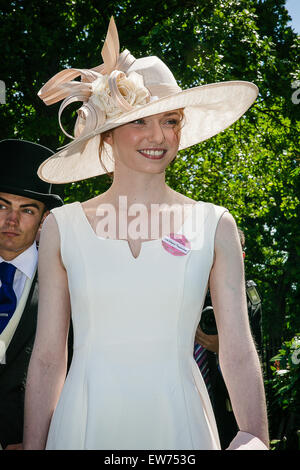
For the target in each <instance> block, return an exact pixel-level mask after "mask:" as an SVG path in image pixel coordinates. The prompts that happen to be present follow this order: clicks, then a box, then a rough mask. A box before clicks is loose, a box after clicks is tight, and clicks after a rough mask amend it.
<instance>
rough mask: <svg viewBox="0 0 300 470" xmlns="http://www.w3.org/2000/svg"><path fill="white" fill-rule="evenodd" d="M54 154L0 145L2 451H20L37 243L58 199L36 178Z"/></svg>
mask: <svg viewBox="0 0 300 470" xmlns="http://www.w3.org/2000/svg"><path fill="white" fill-rule="evenodd" d="M52 154H53V152H52V151H51V150H49V149H48V148H46V147H43V146H42V145H39V144H36V143H32V142H28V141H24V140H15V139H7V140H2V141H1V142H0V166H1V172H0V448H3V449H19V448H21V443H22V437H23V409H24V389H25V382H26V373H27V368H28V363H29V359H30V355H31V350H32V345H33V340H34V336H35V330H36V317H37V301H38V282H37V273H36V271H37V260H38V251H37V245H36V239H37V235H38V232H39V228H40V227H41V225H42V223H43V221H44V220H45V218H46V217H47V215H48V213H49V210H50V209H52V208H53V207H57V206H61V205H62V204H63V201H62V199H61V198H60V197H59V196H58V195H56V194H52V192H51V189H52V187H51V184H48V183H46V182H44V181H42V180H40V179H39V178H38V176H37V169H38V167H39V165H40V164H41V163H42V161H44V160H45V159H47V158H48V157H50V156H51V155H52Z"/></svg>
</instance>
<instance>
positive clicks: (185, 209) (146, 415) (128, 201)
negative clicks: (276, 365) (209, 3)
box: [24, 19, 268, 450]
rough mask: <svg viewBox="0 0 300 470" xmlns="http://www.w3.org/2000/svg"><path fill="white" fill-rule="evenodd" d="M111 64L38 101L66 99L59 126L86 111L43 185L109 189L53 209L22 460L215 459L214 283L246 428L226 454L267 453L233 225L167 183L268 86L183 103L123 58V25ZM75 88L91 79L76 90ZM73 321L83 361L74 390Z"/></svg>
mask: <svg viewBox="0 0 300 470" xmlns="http://www.w3.org/2000/svg"><path fill="white" fill-rule="evenodd" d="M102 56H103V59H104V64H102V65H101V66H99V67H96V68H95V69H91V70H79V71H78V70H74V69H68V70H64V71H62V72H60V73H59V74H57V75H56V76H55V77H53V78H52V79H51V80H50V81H49V82H48V83H47V84H46V85H45V86H44V87H43V88H42V90H41V91H40V93H39V94H40V97H41V98H42V99H43V100H44V101H45V103H47V104H51V103H54V102H56V101H58V100H60V99H63V98H64V102H63V104H62V106H61V109H60V114H61V112H62V110H63V109H64V107H65V106H67V105H68V104H69V103H70V102H72V101H75V100H78V101H79V100H80V101H83V102H84V103H83V106H82V107H81V108H80V110H79V112H78V118H77V122H76V126H75V140H74V141H73V142H72V143H71V144H69V145H68V146H67V147H66V148H64V149H62V150H60V152H58V153H57V154H55V155H54V156H53V157H52V158H50V159H48V160H47V161H45V162H44V163H43V164H42V165H41V167H40V169H39V175H40V177H41V178H42V179H44V180H46V181H50V182H53V183H66V182H71V181H77V180H80V179H85V178H88V177H91V176H95V175H99V174H103V173H105V172H107V171H113V175H114V176H113V182H112V185H111V187H110V188H109V189H108V190H107V191H106V192H105V193H104V194H101V195H99V196H97V197H95V198H93V199H91V200H89V201H86V202H84V203H83V204H81V203H79V202H75V203H73V204H69V205H66V206H64V207H62V208H59V209H56V210H53V211H52V214H50V215H49V217H48V218H47V220H46V221H45V223H44V227H43V231H42V234H41V239H40V250H39V285H40V300H39V315H38V328H37V335H36V341H35V345H34V350H33V353H32V358H31V362H30V367H29V371H28V380H27V389H26V402H25V427H24V448H25V449H44V448H46V449H148V450H149V449H162V450H163V449H164V450H167V449H190V450H191V449H196V450H197V449H220V444H219V438H218V433H217V428H216V423H215V420H214V415H213V411H212V407H211V404H210V400H209V397H208V394H207V390H206V387H205V384H204V381H203V379H202V377H201V374H200V372H199V369H198V367H197V365H196V363H195V361H194V359H193V344H194V337H195V331H196V327H197V325H198V323H199V319H200V315H201V310H202V306H203V301H204V298H205V294H206V291H207V287H208V285H209V287H210V292H211V297H212V301H213V306H214V312H215V315H216V321H217V327H218V333H219V358H220V364H221V369H222V373H223V375H224V378H225V382H226V384H227V387H228V390H229V394H230V398H231V402H232V406H233V409H234V413H235V417H236V420H237V423H238V426H239V429H240V431H239V432H238V434H237V436H236V438H235V439H234V440H233V442H232V443H231V446H230V449H267V446H268V425H267V416H266V405H265V398H264V388H263V381H262V374H261V371H260V364H259V360H258V356H257V353H256V350H255V346H254V343H253V340H252V337H251V333H250V328H249V323H248V316H247V305H246V296H245V291H244V273H243V260H242V252H241V248H240V243H239V236H238V232H237V228H236V224H235V221H234V219H233V217H232V216H231V215H230V214H229V213H228V211H227V210H226V209H225V208H223V207H220V206H216V205H213V204H208V203H205V202H202V201H194V200H192V199H190V198H187V197H185V196H183V195H182V194H179V193H177V192H175V191H174V190H172V189H171V188H169V187H168V186H167V185H166V183H165V169H166V168H167V166H168V165H169V164H170V163H171V162H172V160H173V159H174V158H175V157H176V154H177V151H178V149H182V148H186V147H188V146H191V145H193V144H195V143H198V142H200V141H201V140H205V139H207V138H209V137H211V136H213V135H215V134H216V133H218V132H220V131H222V130H223V129H225V128H226V127H228V126H229V125H230V124H232V123H233V122H234V121H236V120H237V119H238V118H239V117H240V116H241V115H242V114H243V113H244V112H246V110H247V109H248V108H249V106H251V104H252V103H253V101H254V100H255V98H256V96H257V89H256V87H255V85H253V84H250V83H248V82H227V83H226V82H225V83H218V84H213V85H207V86H204V87H196V88H192V89H190V90H185V91H182V90H180V88H179V87H178V85H177V83H176V81H175V79H174V77H173V75H172V73H171V72H170V70H169V69H168V68H167V67H166V65H165V64H164V63H163V62H162V61H160V59H158V58H157V57H146V58H142V59H135V58H134V57H133V56H132V55H131V54H130V53H129V51H127V50H125V51H124V52H123V53H122V54H119V43H118V34H117V30H116V27H115V24H114V21H113V19H112V20H111V22H110V26H109V30H108V34H107V38H106V41H105V44H104V47H103V50H102ZM78 75H81V76H82V81H81V82H78V81H74V80H73V79H74V78H76V76H78ZM99 155H100V160H99ZM159 213H160V214H163V217H158V216H157V214H159ZM137 215H138V216H137ZM70 312H72V321H73V328H74V353H73V358H72V364H71V367H70V370H69V372H68V375H67V378H66V370H67V336H68V328H69V323H70V314H71V313H70Z"/></svg>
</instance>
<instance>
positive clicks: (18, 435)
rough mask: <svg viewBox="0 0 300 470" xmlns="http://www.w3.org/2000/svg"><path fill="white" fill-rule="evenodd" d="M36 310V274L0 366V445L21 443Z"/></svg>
mask: <svg viewBox="0 0 300 470" xmlns="http://www.w3.org/2000/svg"><path fill="white" fill-rule="evenodd" d="M37 310H38V281H37V274H36V275H35V278H34V280H33V282H32V285H31V289H30V292H29V295H28V298H27V302H26V305H25V308H24V310H23V314H22V317H21V319H20V322H19V324H18V326H17V329H16V331H15V334H14V336H13V338H12V340H11V342H10V344H9V346H8V349H7V351H6V357H5V364H0V444H1V445H2V447H3V449H4V448H5V447H6V446H7V445H8V444H17V443H20V442H22V440H23V417H24V395H25V385H26V375H27V369H28V364H29V360H30V355H31V352H32V347H33V342H34V337H35V331H36V321H37Z"/></svg>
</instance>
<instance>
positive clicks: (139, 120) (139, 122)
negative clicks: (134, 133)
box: [131, 119, 145, 124]
mask: <svg viewBox="0 0 300 470" xmlns="http://www.w3.org/2000/svg"><path fill="white" fill-rule="evenodd" d="M131 124H145V120H144V119H136V120H135V121H132V123H131Z"/></svg>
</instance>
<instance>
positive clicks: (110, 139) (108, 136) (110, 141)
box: [103, 131, 113, 146]
mask: <svg viewBox="0 0 300 470" xmlns="http://www.w3.org/2000/svg"><path fill="white" fill-rule="evenodd" d="M103 141H104V142H106V143H107V144H109V145H110V146H111V145H112V144H113V133H112V131H107V132H105V133H104V135H103Z"/></svg>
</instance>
